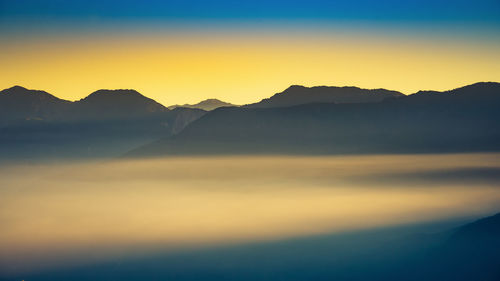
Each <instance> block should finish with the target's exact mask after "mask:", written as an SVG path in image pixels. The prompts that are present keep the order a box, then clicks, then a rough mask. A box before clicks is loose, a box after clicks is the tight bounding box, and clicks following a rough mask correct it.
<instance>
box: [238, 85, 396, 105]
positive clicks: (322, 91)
mask: <svg viewBox="0 0 500 281" xmlns="http://www.w3.org/2000/svg"><path fill="white" fill-rule="evenodd" d="M400 96H404V95H403V94H402V93H400V92H397V91H390V90H386V89H361V88H358V87H353V86H345V87H335V86H315V87H305V86H301V85H292V86H290V87H288V88H287V89H286V90H284V91H283V92H281V93H277V94H275V95H273V96H272V97H270V98H267V99H263V100H262V101H260V102H258V103H254V104H249V105H246V107H249V108H269V107H288V106H294V105H300V104H307V103H368V102H380V101H382V100H384V99H386V98H394V97H400Z"/></svg>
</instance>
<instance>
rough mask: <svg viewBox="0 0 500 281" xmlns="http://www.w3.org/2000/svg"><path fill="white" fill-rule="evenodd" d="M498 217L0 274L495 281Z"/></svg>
mask: <svg viewBox="0 0 500 281" xmlns="http://www.w3.org/2000/svg"><path fill="white" fill-rule="evenodd" d="M499 219H500V214H497V215H495V216H492V217H488V218H484V219H481V220H479V221H477V222H474V223H470V224H465V225H463V226H461V227H458V228H455V229H451V230H450V226H449V222H441V223H439V222H436V223H430V224H423V225H413V226H399V227H398V226H397V227H389V228H384V229H377V230H365V231H358V232H352V233H343V234H332V235H322V236H312V237H303V238H296V239H290V240H284V241H275V242H258V243H254V244H248V245H236V246H225V247H224V246H219V247H215V248H208V249H201V250H190V251H186V252H183V251H180V252H177V253H176V252H174V253H162V252H159V253H155V254H151V255H150V256H146V257H139V258H131V257H128V258H127V257H125V258H122V259H120V258H119V259H118V260H113V261H110V262H101V263H97V264H92V265H87V266H80V267H70V268H64V267H63V268H61V269H53V270H48V271H45V272H38V273H26V274H23V273H18V274H17V275H15V276H13V275H2V274H1V273H0V280H2V281H14V280H23V279H24V280H33V281H48V280H73V281H84V280H85V281H90V280H92V281H94V280H124V281H127V280H128V281H136V280H137V281H139V280H141V281H142V280H176V281H195V280H196V281H198V280H207V281H211V280H214V281H215V280H228V281H229V280H243V281H246V280H248V281H250V280H263V281H268V280H269V281H274V280H290V281H304V280H339V281H343V280H349V281H358V280H359V281H361V280H363V281H365V280H376V281H388V280H395V281H396V280H398V281H399V280H408V281H410V280H411V281H421V280H428V281H443V280H453V281H470V280H474V281H497V280H500V232H498V230H499V229H500V220H499ZM455 225H456V224H455ZM436 229H438V230H436Z"/></svg>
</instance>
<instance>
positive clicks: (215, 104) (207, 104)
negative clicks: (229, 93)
mask: <svg viewBox="0 0 500 281" xmlns="http://www.w3.org/2000/svg"><path fill="white" fill-rule="evenodd" d="M228 106H237V105H234V104H231V103H228V102H224V101H221V100H218V99H206V100H203V101H200V102H199V103H196V104H183V105H178V104H176V105H171V106H169V107H168V109H175V108H178V107H184V108H198V109H202V110H205V111H211V110H214V109H216V108H219V107H228Z"/></svg>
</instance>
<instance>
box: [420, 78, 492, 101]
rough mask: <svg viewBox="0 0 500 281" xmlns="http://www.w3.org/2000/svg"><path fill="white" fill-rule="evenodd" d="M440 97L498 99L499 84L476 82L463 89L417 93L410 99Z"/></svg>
mask: <svg viewBox="0 0 500 281" xmlns="http://www.w3.org/2000/svg"><path fill="white" fill-rule="evenodd" d="M436 95H440V96H441V97H449V96H451V95H454V96H459V97H463V98H468V97H470V98H495V97H497V98H498V97H500V83H497V82H478V83H474V84H470V85H466V86H463V87H459V88H456V89H453V90H448V91H442V92H440V91H430V90H424V91H418V92H416V93H415V94H412V95H410V96H411V97H413V98H415V97H419V98H422V97H430V96H436Z"/></svg>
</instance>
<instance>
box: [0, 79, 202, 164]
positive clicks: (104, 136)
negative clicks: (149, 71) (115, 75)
mask: <svg viewBox="0 0 500 281" xmlns="http://www.w3.org/2000/svg"><path fill="white" fill-rule="evenodd" d="M203 114H205V111H203V110H200V109H189V108H178V109H175V110H169V109H167V108H166V107H164V106H163V105H161V104H159V103H157V102H156V101H154V100H152V99H150V98H147V97H145V96H143V95H141V94H140V93H138V92H137V91H135V90H98V91H95V92H93V93H92V94H90V95H89V96H87V97H85V98H83V99H81V100H79V101H75V102H71V101H67V100H62V99H59V98H56V97H54V96H52V95H50V94H49V93H47V92H44V91H37V90H28V89H26V88H23V87H19V86H15V87H12V88H9V89H5V90H3V91H1V92H0V158H1V159H2V160H9V159H18V158H47V157H48V158H59V157H77V158H78V157H94V156H97V157H109V156H117V155H120V154H122V153H124V152H126V151H128V150H130V149H132V148H134V147H136V146H139V145H143V144H145V143H148V142H151V141H153V140H155V139H158V138H161V137H167V136H170V135H172V134H175V133H178V132H179V131H181V130H182V129H183V128H184V127H185V126H186V125H187V124H189V123H190V122H192V121H193V120H195V119H197V118H199V117H200V116H202V115H203Z"/></svg>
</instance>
